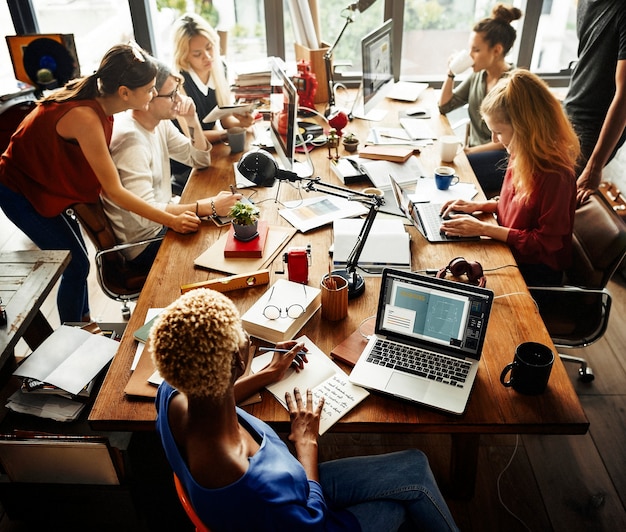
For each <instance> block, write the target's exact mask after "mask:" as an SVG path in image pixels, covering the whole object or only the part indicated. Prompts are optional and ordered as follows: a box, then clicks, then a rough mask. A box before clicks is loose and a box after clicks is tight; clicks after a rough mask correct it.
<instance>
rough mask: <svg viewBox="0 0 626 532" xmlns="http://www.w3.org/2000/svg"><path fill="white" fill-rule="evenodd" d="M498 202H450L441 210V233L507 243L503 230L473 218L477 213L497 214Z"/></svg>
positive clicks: (458, 200)
mask: <svg viewBox="0 0 626 532" xmlns="http://www.w3.org/2000/svg"><path fill="white" fill-rule="evenodd" d="M496 206H497V202H496V201H495V200H488V201H484V202H480V201H466V200H462V199H457V200H453V201H448V202H446V203H444V204H443V207H442V208H441V217H442V222H441V232H442V233H443V234H445V235H446V236H451V237H468V236H489V237H491V238H495V239H497V240H503V241H506V236H507V234H508V230H506V233H505V232H503V231H501V230H502V229H506V228H502V227H499V226H494V225H493V224H490V223H486V222H482V221H480V220H479V219H478V218H476V217H474V216H472V213H474V212H477V211H482V212H495V210H496Z"/></svg>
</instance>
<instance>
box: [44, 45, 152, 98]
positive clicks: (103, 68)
mask: <svg viewBox="0 0 626 532" xmlns="http://www.w3.org/2000/svg"><path fill="white" fill-rule="evenodd" d="M156 72H157V67H156V63H155V60H154V59H153V58H152V57H151V56H150V55H149V54H148V53H147V52H145V51H144V50H142V49H140V48H139V46H137V45H136V44H118V45H116V46H113V48H111V49H110V50H109V51H108V52H107V53H106V54H105V55H104V57H103V58H102V61H101V62H100V67H99V68H98V70H96V71H95V72H94V73H93V74H91V75H90V76H85V77H83V78H79V79H75V80H72V81H70V82H68V83H67V84H66V85H65V87H63V88H62V89H60V90H58V91H55V92H54V93H52V94H51V95H50V96H47V97H46V98H44V99H43V100H42V101H43V102H44V103H45V102H50V101H53V102H66V101H70V100H89V99H93V98H95V97H97V96H104V95H109V94H115V92H117V89H119V88H120V87H121V86H122V85H124V86H126V87H128V88H129V89H136V88H138V87H143V86H144V85H147V84H148V83H150V82H151V81H153V80H154V78H155V76H156Z"/></svg>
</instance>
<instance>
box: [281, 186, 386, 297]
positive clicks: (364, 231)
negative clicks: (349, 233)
mask: <svg viewBox="0 0 626 532" xmlns="http://www.w3.org/2000/svg"><path fill="white" fill-rule="evenodd" d="M279 179H280V178H279ZM305 180H306V181H308V183H307V184H306V185H305V187H304V189H305V190H306V191H308V192H310V191H311V190H314V191H316V192H324V193H325V194H330V195H332V196H338V197H340V198H344V199H347V200H348V201H358V202H360V203H363V204H365V205H369V206H370V210H369V212H368V213H367V216H366V217H365V221H364V222H363V226H362V227H361V231H360V232H359V235H358V236H357V238H356V242H355V244H354V247H353V248H352V251H350V254H349V255H348V258H347V260H346V267H345V268H343V269H339V270H333V271H332V272H331V274H332V275H338V276H340V277H343V278H344V279H345V280H346V281H347V282H348V299H354V298H356V297H359V296H360V295H361V294H362V293H363V292H364V291H365V279H363V276H362V275H360V274H358V273H357V271H356V269H357V266H358V264H359V258H360V257H361V253H362V252H363V248H364V247H365V242H367V237H368V235H369V233H370V230H371V229H372V225H373V224H374V219H375V218H376V214H377V213H378V209H379V208H380V206H381V205H383V204H384V203H385V198H384V197H383V196H377V195H376V194H364V193H363V192H357V191H355V190H351V189H349V188H344V187H340V186H337V185H333V184H331V183H324V182H323V181H322V180H321V179H320V178H319V177H315V178H311V177H310V178H307V179H305Z"/></svg>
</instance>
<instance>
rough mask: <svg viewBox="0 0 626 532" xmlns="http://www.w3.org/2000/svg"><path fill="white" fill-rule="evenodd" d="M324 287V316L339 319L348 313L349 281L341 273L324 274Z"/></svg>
mask: <svg viewBox="0 0 626 532" xmlns="http://www.w3.org/2000/svg"><path fill="white" fill-rule="evenodd" d="M320 286H321V289H322V318H324V319H327V320H329V321H339V320H342V319H343V318H345V317H346V316H347V315H348V281H347V280H346V279H344V278H343V277H340V276H339V275H330V276H329V275H324V277H322V281H321V283H320Z"/></svg>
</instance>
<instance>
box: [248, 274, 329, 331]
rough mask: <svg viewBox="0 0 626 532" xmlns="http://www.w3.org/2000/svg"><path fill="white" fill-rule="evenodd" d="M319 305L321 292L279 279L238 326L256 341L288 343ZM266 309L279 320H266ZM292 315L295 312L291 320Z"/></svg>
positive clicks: (307, 286) (311, 287)
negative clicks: (274, 312) (276, 315)
mask: <svg viewBox="0 0 626 532" xmlns="http://www.w3.org/2000/svg"><path fill="white" fill-rule="evenodd" d="M321 305H322V296H321V289H319V288H317V287H315V286H309V285H304V284H301V283H295V282H293V281H288V280H287V279H278V281H276V282H275V283H274V284H273V285H272V286H270V287H269V288H268V289H267V290H266V292H265V293H264V294H263V295H262V296H261V297H259V299H257V300H256V302H255V303H254V304H253V305H252V306H251V307H250V308H249V309H248V310H247V311H246V312H245V313H244V315H243V316H241V323H242V324H243V327H244V329H245V330H246V331H247V332H248V334H249V335H250V336H254V337H255V338H260V339H261V340H267V341H268V342H273V343H277V342H282V341H285V340H291V339H292V338H293V337H294V336H295V335H296V334H298V332H300V329H302V327H304V325H305V324H306V322H307V321H309V320H310V319H311V318H312V317H313V314H315V313H316V312H317V310H318V309H319V308H320V306H321ZM268 307H272V310H274V311H278V313H279V314H280V316H279V317H278V318H277V319H271V318H272V316H271V315H270V317H269V318H268V317H267V316H268V315H269V314H268V313H267V311H266V309H267V308H268ZM303 310H304V312H303ZM293 311H296V315H294V317H291V315H292V312H293ZM298 311H299V312H300V313H298Z"/></svg>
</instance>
